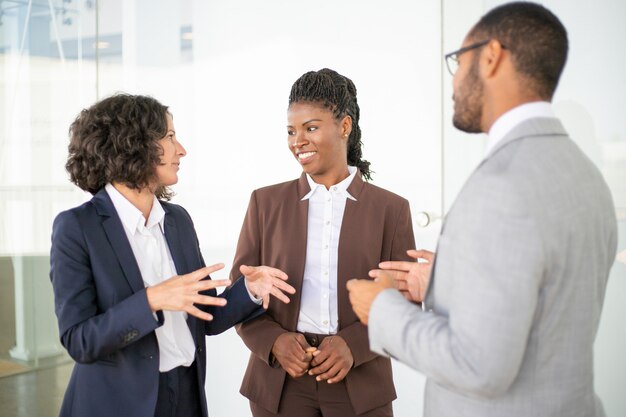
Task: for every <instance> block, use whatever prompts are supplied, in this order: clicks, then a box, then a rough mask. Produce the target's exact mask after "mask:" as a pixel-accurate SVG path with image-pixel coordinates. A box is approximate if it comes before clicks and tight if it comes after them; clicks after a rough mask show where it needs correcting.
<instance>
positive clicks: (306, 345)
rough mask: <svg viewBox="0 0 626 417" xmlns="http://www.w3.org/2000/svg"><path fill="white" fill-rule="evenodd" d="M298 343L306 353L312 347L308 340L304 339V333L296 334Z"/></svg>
mask: <svg viewBox="0 0 626 417" xmlns="http://www.w3.org/2000/svg"><path fill="white" fill-rule="evenodd" d="M296 341H297V342H298V344H299V345H300V347H301V348H302V350H303V351H306V350H307V349H308V348H310V347H311V345H309V343H308V342H307V341H306V338H305V337H304V335H303V334H302V333H298V334H296Z"/></svg>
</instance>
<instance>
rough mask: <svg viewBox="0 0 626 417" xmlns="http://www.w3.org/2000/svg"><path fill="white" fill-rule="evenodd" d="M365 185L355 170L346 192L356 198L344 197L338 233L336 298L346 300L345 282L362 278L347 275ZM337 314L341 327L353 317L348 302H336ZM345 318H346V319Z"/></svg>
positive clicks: (361, 222)
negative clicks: (344, 203) (343, 208)
mask: <svg viewBox="0 0 626 417" xmlns="http://www.w3.org/2000/svg"><path fill="white" fill-rule="evenodd" d="M364 187H365V182H364V181H363V179H362V178H361V173H360V172H357V174H356V176H355V177H354V179H353V180H352V183H351V184H350V186H349V187H348V190H347V191H348V193H349V194H350V195H351V196H352V197H354V198H355V199H356V201H355V200H352V199H350V198H348V199H346V208H345V210H344V213H343V218H342V220H341V232H340V233H339V249H338V257H337V260H338V265H337V300H348V299H349V298H348V288H347V287H346V283H347V281H348V280H349V279H352V278H363V277H353V276H349V274H350V270H351V268H352V261H351V259H352V257H353V256H354V248H353V247H351V246H350V244H351V243H352V244H354V242H355V241H358V236H359V230H360V229H361V228H362V227H363V225H364V224H365V222H364V219H363V210H359V199H360V198H361V191H363V188H364ZM337 314H338V316H339V325H340V326H341V327H343V326H345V325H346V324H347V321H350V320H351V319H352V318H353V317H354V313H353V312H352V307H351V305H350V303H338V305H337ZM346 319H347V320H346Z"/></svg>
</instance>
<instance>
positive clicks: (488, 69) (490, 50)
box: [480, 39, 508, 78]
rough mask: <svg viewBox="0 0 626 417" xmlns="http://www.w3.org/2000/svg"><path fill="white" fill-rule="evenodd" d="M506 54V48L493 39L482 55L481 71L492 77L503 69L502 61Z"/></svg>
mask: <svg viewBox="0 0 626 417" xmlns="http://www.w3.org/2000/svg"><path fill="white" fill-rule="evenodd" d="M505 59H508V57H507V56H506V48H505V47H504V46H502V44H501V43H500V42H499V41H498V40H496V39H492V40H490V41H489V43H488V44H487V45H485V47H484V49H483V53H482V54H481V57H480V67H481V73H482V74H483V76H484V77H485V78H491V77H493V76H495V75H496V74H497V73H498V71H499V70H501V69H502V63H503V62H504V60H505Z"/></svg>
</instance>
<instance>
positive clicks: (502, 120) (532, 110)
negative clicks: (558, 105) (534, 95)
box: [485, 101, 555, 155]
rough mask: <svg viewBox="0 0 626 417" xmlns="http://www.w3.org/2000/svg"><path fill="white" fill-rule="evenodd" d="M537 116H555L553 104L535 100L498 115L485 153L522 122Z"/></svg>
mask: <svg viewBox="0 0 626 417" xmlns="http://www.w3.org/2000/svg"><path fill="white" fill-rule="evenodd" d="M537 117H548V118H554V117H555V115H554V112H553V111H552V105H551V104H550V103H549V102H547V101H535V102H532V103H524V104H522V105H520V106H517V107H515V108H513V109H511V110H509V111H507V112H506V113H504V114H503V115H502V116H500V117H498V119H497V120H496V121H495V123H494V124H493V125H492V126H491V129H489V137H488V139H487V147H486V149H485V155H488V154H489V152H491V150H492V149H493V148H494V147H495V146H496V144H497V143H498V142H500V141H501V140H502V139H503V138H504V137H505V136H506V135H507V134H508V133H509V132H510V131H511V130H513V128H514V127H515V126H517V125H519V124H520V123H522V122H524V121H526V120H528V119H533V118H537Z"/></svg>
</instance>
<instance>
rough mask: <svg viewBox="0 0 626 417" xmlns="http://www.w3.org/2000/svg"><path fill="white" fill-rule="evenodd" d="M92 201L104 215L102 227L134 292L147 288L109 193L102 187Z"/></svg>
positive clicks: (99, 212)
mask: <svg viewBox="0 0 626 417" xmlns="http://www.w3.org/2000/svg"><path fill="white" fill-rule="evenodd" d="M91 201H92V202H93V204H94V206H95V207H96V212H97V213H98V215H100V216H102V228H103V229H104V232H105V234H106V235H107V239H108V240H109V244H110V245H111V248H112V249H113V252H115V256H117V259H118V261H119V263H120V266H121V267H122V271H124V276H125V277H126V280H127V281H128V284H129V285H130V287H131V288H132V290H133V292H137V291H141V290H142V289H144V288H145V285H144V282H143V278H142V277H141V272H140V271H139V266H138V265H137V261H136V260H135V256H134V255H133V250H132V248H131V247H130V243H129V242H128V237H127V236H126V232H124V226H123V225H122V221H121V220H120V217H119V216H118V214H117V211H115V207H114V206H113V202H112V201H111V198H110V197H109V194H107V192H106V190H105V189H104V188H102V189H101V190H100V191H98V193H97V194H96V195H95V196H94V197H93V198H92V200H91Z"/></svg>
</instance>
